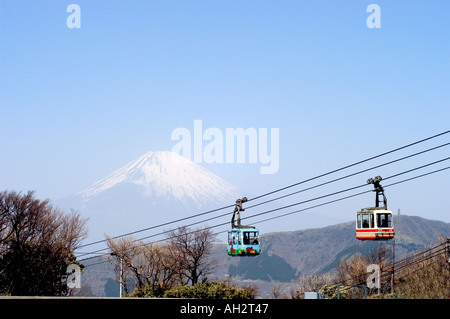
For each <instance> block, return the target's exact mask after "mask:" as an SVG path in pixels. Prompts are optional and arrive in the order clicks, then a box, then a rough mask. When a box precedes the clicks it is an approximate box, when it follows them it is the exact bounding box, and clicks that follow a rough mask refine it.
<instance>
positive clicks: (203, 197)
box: [78, 151, 240, 207]
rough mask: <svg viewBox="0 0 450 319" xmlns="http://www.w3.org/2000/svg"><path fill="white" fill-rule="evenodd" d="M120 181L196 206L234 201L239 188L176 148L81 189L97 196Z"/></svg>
mask: <svg viewBox="0 0 450 319" xmlns="http://www.w3.org/2000/svg"><path fill="white" fill-rule="evenodd" d="M120 184H132V185H135V186H137V187H136V188H135V189H138V190H139V191H140V192H141V194H142V195H143V197H144V198H145V197H156V198H167V197H173V198H175V199H176V200H178V201H180V202H182V203H184V204H188V202H194V203H195V204H196V206H198V207H201V206H203V204H204V202H205V201H207V202H212V201H218V202H230V203H231V204H232V203H233V202H234V200H235V199H236V198H238V197H239V196H240V195H239V193H238V191H237V188H236V187H235V186H233V185H231V184H230V183H227V182H226V181H224V180H223V179H221V178H220V177H218V176H216V175H215V174H213V173H212V172H210V171H208V170H207V169H205V168H203V167H202V166H200V165H198V164H196V163H194V162H192V161H189V160H188V159H186V158H184V157H182V156H180V155H179V154H177V153H174V152H168V151H158V152H148V153H146V154H144V155H143V156H141V157H140V158H138V159H137V160H135V161H133V162H130V163H129V164H127V165H125V166H124V167H122V168H120V169H119V170H117V171H115V172H114V173H112V174H110V175H109V176H107V177H105V178H104V179H102V180H100V181H98V182H96V183H95V184H93V185H92V186H90V187H88V188H87V189H85V190H84V191H82V192H80V193H78V195H81V196H82V198H83V199H84V200H90V199H94V198H95V197H98V196H100V195H101V194H102V193H104V192H106V191H108V190H110V189H112V188H114V187H117V186H118V185H120Z"/></svg>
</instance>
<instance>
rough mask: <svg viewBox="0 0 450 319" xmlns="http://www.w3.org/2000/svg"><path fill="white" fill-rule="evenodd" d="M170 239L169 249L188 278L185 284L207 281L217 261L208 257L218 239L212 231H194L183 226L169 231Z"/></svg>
mask: <svg viewBox="0 0 450 319" xmlns="http://www.w3.org/2000/svg"><path fill="white" fill-rule="evenodd" d="M168 239H169V251H170V253H171V256H172V258H173V259H174V260H176V261H177V263H178V267H177V268H178V269H180V270H181V271H182V275H183V277H184V278H185V279H186V280H187V281H186V282H185V284H188V283H191V284H192V285H195V284H196V283H198V282H199V280H200V279H202V280H203V281H206V280H207V276H208V275H209V274H210V273H211V271H212V270H213V269H214V267H215V261H214V260H213V259H211V258H208V257H209V254H210V253H211V250H212V245H213V243H214V241H215V240H216V236H215V235H214V234H213V233H212V231H211V230H210V229H208V228H203V229H196V230H194V231H192V230H190V229H189V228H188V227H185V226H183V227H180V228H177V229H176V230H173V231H171V232H169V235H168Z"/></svg>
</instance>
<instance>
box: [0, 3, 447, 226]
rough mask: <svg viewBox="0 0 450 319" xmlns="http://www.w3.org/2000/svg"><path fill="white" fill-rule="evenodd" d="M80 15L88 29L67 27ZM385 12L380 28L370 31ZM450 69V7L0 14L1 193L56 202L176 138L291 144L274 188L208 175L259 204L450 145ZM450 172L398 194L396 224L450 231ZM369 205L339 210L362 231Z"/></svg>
mask: <svg viewBox="0 0 450 319" xmlns="http://www.w3.org/2000/svg"><path fill="white" fill-rule="evenodd" d="M72 3H74V4H77V5H78V6H79V8H80V9H81V12H80V18H81V20H80V21H81V24H80V28H69V27H68V25H67V23H66V22H67V18H68V17H69V16H70V15H71V12H66V9H67V7H68V6H69V5H70V4H72ZM373 3H374V4H377V5H378V6H379V8H380V9H381V11H380V22H381V25H380V26H381V27H380V28H369V27H368V25H367V18H368V17H369V15H370V14H371V13H370V12H367V11H366V9H367V6H369V5H370V4H373ZM449 57H450V1H448V0H434V1H425V0H423V1H400V0H399V1H382V0H370V1H366V0H330V1H325V0H319V1H313V0H307V1H301V0H295V1H288V0H283V1H274V0H231V1H230V0H227V1H225V0H213V1H212V0H170V1H169V0H164V1H162V0H161V1H160V0H158V1H154V0H146V1H136V0H134V1H123V0H121V1H112V0H108V1H100V0H96V1H82V0H71V1H54V0H51V1H45V0H40V1H17V0H1V1H0V189H1V190H4V189H9V190H11V189H15V190H20V191H23V192H26V191H28V190H36V196H37V197H39V198H50V199H52V200H57V199H59V198H62V197H65V196H68V195H71V194H74V193H76V192H78V191H81V190H83V189H85V188H86V187H88V186H89V185H91V184H92V183H94V182H96V181H97V180H99V179H101V178H103V177H105V176H106V175H108V174H110V173H111V172H113V171H115V170H116V169H118V168H120V167H122V166H123V165H125V164H126V163H128V162H130V161H132V160H134V159H136V158H138V157H139V156H141V155H143V154H144V153H146V152H148V151H159V150H171V149H172V147H173V146H174V145H175V144H176V142H175V141H173V140H171V134H172V132H173V130H174V129H176V128H180V127H184V128H187V129H188V130H190V131H191V132H192V133H193V132H194V120H201V121H202V125H203V130H205V129H207V128H217V129H219V130H220V131H222V132H224V134H225V131H226V128H239V127H242V128H244V129H247V128H255V129H257V130H258V129H259V128H269V129H270V128H278V129H279V169H278V171H277V172H276V173H275V174H269V175H263V174H260V167H261V163H256V164H249V163H247V164H236V163H234V164H226V163H223V164H220V163H219V164H218V163H214V164H204V166H205V167H206V168H208V169H210V170H212V171H213V172H214V173H216V174H217V175H219V176H221V177H222V178H224V179H226V180H227V181H229V182H230V183H232V184H235V185H237V186H239V187H241V188H242V189H244V190H247V191H248V192H249V193H251V194H260V193H264V192H267V191H271V190H273V189H276V188H278V187H283V186H286V185H289V184H292V183H295V182H298V181H300V180H303V179H306V178H309V177H313V176H315V175H317V174H321V173H324V172H327V171H330V170H332V169H335V168H338V167H341V166H344V165H346V164H350V163H353V162H355V161H358V160H361V159H365V158H367V157H370V156H373V155H377V154H380V153H382V152H385V151H388V150H391V149H393V148H396V147H399V146H402V145H405V144H408V143H411V142H414V141H416V140H419V139H421V138H425V137H428V136H431V135H434V134H437V133H440V132H442V131H447V130H448V129H449V128H450V58H449ZM449 141H450V137H449V136H447V135H446V136H444V137H442V138H440V139H439V140H438V139H436V141H432V142H430V143H429V144H427V145H424V146H422V148H421V147H417V148H415V149H411V150H409V153H412V152H414V151H419V150H421V149H425V148H427V147H431V146H434V145H438V144H440V143H445V142H449ZM409 153H408V152H404V153H402V154H401V155H407V154H409ZM448 154H450V152H449V148H448V147H447V148H443V149H440V150H438V151H436V152H433V153H430V154H427V155H424V156H422V157H420V158H414V159H411V160H410V161H409V162H407V163H404V164H399V165H397V166H395V167H392V168H390V169H386V170H380V171H376V172H373V173H372V172H370V173H369V174H366V175H361V176H358V177H357V178H356V179H353V180H352V181H349V182H348V184H345V183H342V184H339V185H335V186H333V187H331V186H330V188H329V190H330V191H336V190H340V189H343V188H345V187H347V186H355V185H357V184H358V183H360V182H361V183H364V182H365V180H366V179H367V178H369V177H373V176H371V175H376V174H379V175H384V176H389V175H392V174H394V173H397V172H400V171H403V170H406V169H409V168H414V167H417V166H419V165H423V164H426V163H429V162H432V161H436V160H439V159H441V158H443V157H445V156H448ZM396 156H397V155H395V156H394V155H393V156H391V157H390V158H391V159H394V158H396ZM399 156H400V154H399V155H398V157H399ZM381 162H383V161H381V160H380V161H379V163H381ZM448 163H449V162H444V163H443V164H442V165H441V166H433V167H432V168H430V169H429V170H431V169H434V168H439V167H444V166H448ZM366 167H370V165H369V164H367V165H366ZM422 172H425V171H421V172H420V173H422ZM449 172H450V171H449V170H447V171H445V172H442V173H440V174H437V175H435V176H430V177H425V178H423V179H420V180H417V181H416V182H414V183H408V184H403V185H402V186H400V185H399V186H396V187H395V188H394V187H393V188H392V191H390V193H388V197H389V199H390V203H393V204H392V205H393V206H392V207H391V209H393V210H395V211H396V209H397V208H400V209H401V212H402V213H404V214H411V215H420V216H422V217H426V218H431V219H440V220H444V221H446V222H450V209H449V206H450V200H449V196H448V195H449V190H450V182H449V180H450V178H449V177H450V173H449ZM367 175H369V176H367ZM410 176H412V175H410ZM336 177H337V176H336ZM249 197H250V196H249ZM372 201H373V198H372V195H370V196H369V197H365V198H361V199H355V200H353V201H349V202H346V203H345V204H342V203H341V204H339V205H336V206H333V207H332V206H330V207H329V208H328V209H329V210H334V211H336V214H338V215H340V216H342V218H343V219H347V220H350V219H353V215H354V212H355V211H356V210H357V209H359V208H360V206H368V205H371V204H372ZM365 202H369V204H368V205H365ZM280 223H282V221H280ZM285 223H288V222H287V221H285Z"/></svg>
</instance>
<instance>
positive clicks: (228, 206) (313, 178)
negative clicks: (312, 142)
mask: <svg viewBox="0 0 450 319" xmlns="http://www.w3.org/2000/svg"><path fill="white" fill-rule="evenodd" d="M449 132H450V130H449V131H445V132H442V133H439V134H435V135H433V136H430V137H428V138H424V139H422V140H419V141H416V142H413V143H410V144H407V145H404V146H402V147H398V148H396V149H393V150H390V151H388V152H384V153H381V154H379V155H376V156H372V157H369V158H367V159H365V160H361V161H358V162H355V163H352V164H350V165H346V166H344V167H341V168H338V169H335V170H332V171H329V172H327V173H324V174H320V175H317V176H315V177H312V178H309V179H306V180H303V181H301V182H298V183H294V184H291V185H288V186H286V187H282V188H279V189H276V190H274V191H271V192H268V193H265V194H262V195H259V196H256V197H253V198H250V199H248V200H247V201H248V202H249V201H253V200H256V199H259V198H262V197H265V196H268V195H271V194H274V193H277V192H280V191H282V190H285V189H289V188H292V187H294V186H298V185H300V184H303V183H306V182H309V181H313V180H315V179H318V178H320V177H324V176H327V175H330V174H333V173H336V172H338V171H341V170H344V169H347V168H350V167H353V166H356V165H359V164H362V163H364V162H367V161H370V160H373V159H375V158H379V157H382V156H385V155H387V154H391V153H394V152H396V151H399V150H402V149H405V148H407V147H411V146H413V145H417V144H419V143H422V142H425V141H428V140H430V139H433V138H436V137H439V136H442V135H445V134H447V133H449ZM448 145H450V143H444V144H441V145H438V146H435V147H432V148H429V149H426V150H424V151H420V152H416V153H414V154H411V155H408V156H404V157H402V158H399V159H395V160H392V161H389V162H386V163H383V164H380V165H376V166H374V167H371V168H367V169H364V170H361V171H358V172H356V173H352V174H348V175H346V176H343V177H340V178H336V179H333V180H331V181H328V182H324V183H321V184H318V185H315V186H312V187H308V188H306V189H302V190H299V191H295V192H292V193H289V194H285V195H282V196H279V197H277V198H273V199H270V200H267V201H264V202H261V203H257V204H254V205H250V206H248V207H247V208H252V207H256V206H260V205H263V204H267V203H270V202H273V201H276V200H279V199H282V198H286V197H288V196H292V195H295V194H298V193H301V192H304V191H307V190H311V189H314V188H318V187H321V186H324V185H327V184H331V183H333V182H336V181H340V180H342V179H345V178H348V177H351V176H355V175H357V174H361V173H363V172H367V171H369V170H373V169H375V168H379V167H382V166H385V165H389V164H392V163H396V162H399V161H402V160H405V159H408V158H411V157H414V156H417V155H421V154H424V153H426V152H430V151H433V150H436V149H438V148H442V147H445V146H448ZM232 207H234V204H232V205H227V206H223V207H220V208H216V209H212V210H208V211H206V212H201V213H198V214H194V215H190V216H186V217H183V218H179V219H176V220H173V221H169V222H165V223H161V224H158V225H154V226H151V227H146V228H142V229H139V230H136V231H132V232H128V233H125V234H121V235H117V236H114V237H112V238H113V239H117V238H121V237H125V236H130V235H134V234H137V233H140V232H144V231H148V230H152V229H156V228H160V227H164V226H168V225H171V224H174V223H177V222H181V221H185V220H189V219H192V218H195V217H200V216H203V215H207V214H211V213H214V212H218V211H221V210H223V209H228V208H232ZM227 214H228V213H226V214H222V215H218V216H214V217H213V218H209V219H207V220H206V221H209V220H212V219H215V218H220V217H223V216H225V215H227ZM103 242H106V239H102V240H97V241H94V242H91V243H87V244H83V245H80V246H79V247H78V248H77V250H78V249H80V248H84V247H88V246H92V245H95V244H99V243H103Z"/></svg>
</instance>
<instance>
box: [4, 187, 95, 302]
mask: <svg viewBox="0 0 450 319" xmlns="http://www.w3.org/2000/svg"><path fill="white" fill-rule="evenodd" d="M85 224H86V221H85V220H83V219H81V218H80V216H79V215H78V214H76V213H75V212H72V213H71V214H64V213H63V212H62V211H60V210H59V209H57V208H55V207H53V206H52V205H51V204H50V201H49V200H43V201H41V200H38V199H35V198H34V192H31V191H30V192H28V193H27V194H21V193H18V192H14V191H13V192H7V191H3V192H0V293H7V294H12V295H24V294H27V295H61V294H66V293H67V292H68V288H67V285H66V284H65V283H64V280H63V279H64V278H65V277H66V275H67V274H66V268H67V266H68V265H69V264H71V263H76V258H75V256H74V254H73V251H74V250H75V249H76V248H77V247H78V245H79V244H80V242H81V240H83V239H84V238H85V237H86V235H87V231H86V229H85Z"/></svg>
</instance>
